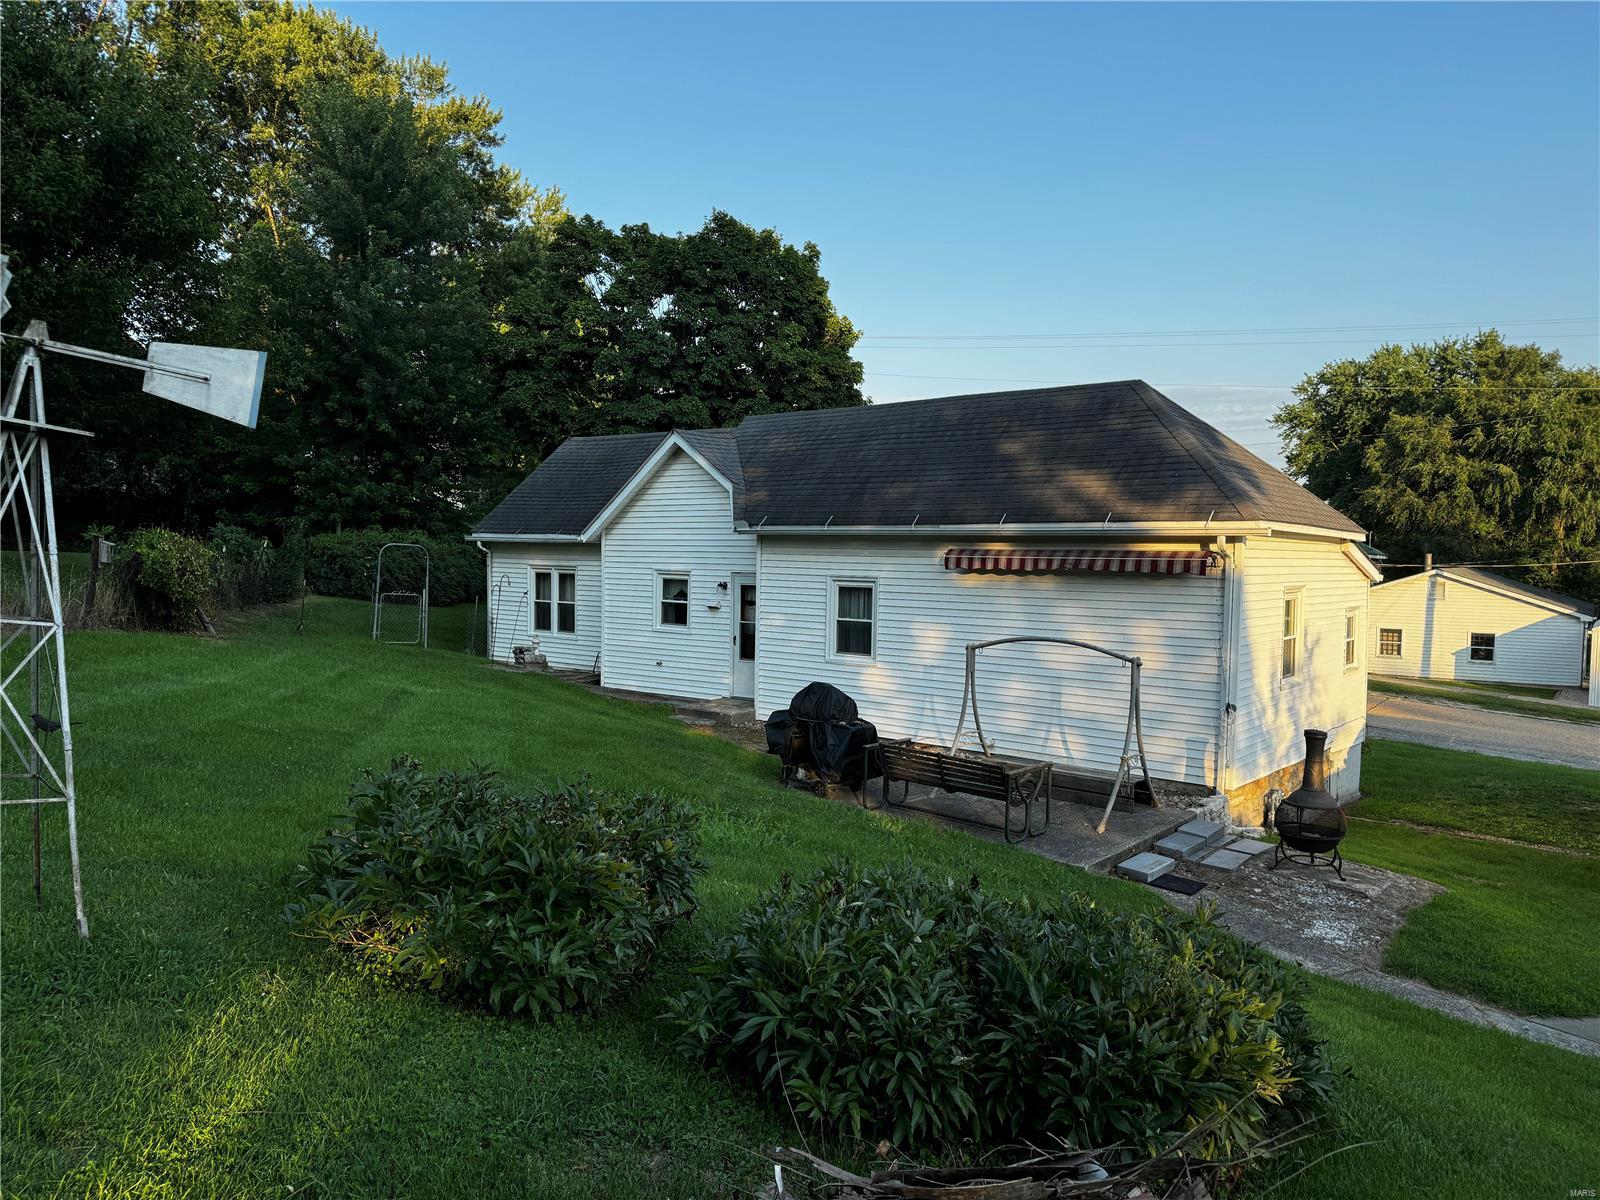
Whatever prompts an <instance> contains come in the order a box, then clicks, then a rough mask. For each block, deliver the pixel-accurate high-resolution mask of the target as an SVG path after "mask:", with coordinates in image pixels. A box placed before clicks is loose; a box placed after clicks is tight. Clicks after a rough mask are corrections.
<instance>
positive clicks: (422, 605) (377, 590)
mask: <svg viewBox="0 0 1600 1200" xmlns="http://www.w3.org/2000/svg"><path fill="white" fill-rule="evenodd" d="M397 548H398V549H402V550H417V551H419V552H421V554H422V591H420V592H386V591H384V590H383V556H384V555H385V554H386V553H388V552H389V551H390V550H394V549H397ZM432 582H433V558H432V556H431V555H430V554H429V553H428V548H427V547H426V546H423V545H419V544H418V543H416V542H385V543H384V544H383V545H382V546H380V547H378V564H377V567H376V568H375V569H374V571H373V575H372V640H373V641H375V642H384V643H385V644H386V645H391V646H415V645H417V644H418V643H420V644H421V646H422V648H423V649H424V650H426V649H427V648H428V588H429V586H430V585H431V584H432ZM402 598H410V599H413V600H415V601H416V602H417V636H416V637H414V638H411V639H410V640H408V641H399V640H397V639H386V638H384V637H383V605H384V602H385V601H387V600H399V599H402Z"/></svg>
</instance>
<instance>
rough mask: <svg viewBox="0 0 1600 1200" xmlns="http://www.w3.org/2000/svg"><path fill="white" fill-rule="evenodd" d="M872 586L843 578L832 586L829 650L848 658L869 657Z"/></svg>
mask: <svg viewBox="0 0 1600 1200" xmlns="http://www.w3.org/2000/svg"><path fill="white" fill-rule="evenodd" d="M876 601H877V587H876V585H874V584H872V583H870V582H866V581H857V580H844V581H838V582H835V583H834V585H833V652H834V653H835V654H838V655H843V656H845V657H848V658H871V657H872V654H873V648H874V645H875V642H876V638H875V637H874V633H875V614H876V609H877V604H876Z"/></svg>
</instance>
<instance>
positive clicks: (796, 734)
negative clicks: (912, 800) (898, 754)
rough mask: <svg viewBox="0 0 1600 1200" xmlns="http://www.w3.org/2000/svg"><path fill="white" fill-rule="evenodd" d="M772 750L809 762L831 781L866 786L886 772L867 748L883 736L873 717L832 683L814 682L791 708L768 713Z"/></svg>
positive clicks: (791, 760)
mask: <svg viewBox="0 0 1600 1200" xmlns="http://www.w3.org/2000/svg"><path fill="white" fill-rule="evenodd" d="M766 732H767V753H768V754H776V755H777V756H778V757H779V758H780V759H781V760H782V761H783V763H784V765H786V766H790V767H805V768H806V769H808V770H810V771H812V772H814V773H815V774H816V775H818V776H819V777H821V778H822V779H824V780H826V781H827V782H829V783H842V784H844V785H845V786H846V787H848V788H854V789H856V790H860V788H861V787H862V785H863V784H865V783H866V781H867V780H868V779H872V778H875V777H877V776H878V775H881V774H882V773H883V768H882V766H881V764H880V762H879V759H878V756H877V755H876V754H873V755H872V756H871V761H870V762H869V761H866V759H865V757H864V756H865V751H866V748H867V747H868V746H870V745H872V744H873V743H875V742H876V741H877V740H878V730H877V728H876V727H875V726H874V725H873V724H872V722H871V721H863V720H861V719H860V716H859V711H858V710H857V708H856V702H855V701H854V700H852V699H851V698H850V697H849V696H848V695H847V694H846V693H844V692H841V691H840V690H839V689H838V688H836V687H834V686H833V685H832V684H828V683H808V684H807V685H806V686H805V687H803V688H801V689H800V690H799V691H798V692H796V693H795V696H794V699H793V700H791V701H789V707H788V708H780V709H779V710H778V711H777V712H775V713H773V714H772V715H771V716H770V717H768V718H767V724H766Z"/></svg>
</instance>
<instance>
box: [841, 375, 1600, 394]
mask: <svg viewBox="0 0 1600 1200" xmlns="http://www.w3.org/2000/svg"><path fill="white" fill-rule="evenodd" d="M864 373H865V374H867V375H876V376H879V377H880V378H883V379H942V380H947V381H949V382H951V383H1036V384H1041V385H1043V386H1046V387H1088V386H1090V385H1091V384H1096V383H1104V382H1105V380H1103V379H1092V380H1080V381H1078V382H1076V383H1074V382H1069V381H1065V380H1060V379H1014V378H1001V377H996V376H993V375H908V374H904V373H902V372H898V371H872V370H868V371H866V372H864ZM1153 386H1159V387H1170V388H1180V387H1189V388H1227V389H1235V388H1236V389H1239V390H1247V391H1272V392H1292V391H1293V390H1294V389H1295V388H1297V387H1299V386H1300V385H1299V384H1298V383H1161V384H1158V385H1153ZM1440 386H1441V387H1443V388H1447V389H1449V390H1451V391H1453V392H1462V391H1482V392H1493V393H1496V394H1499V393H1501V392H1596V391H1600V384H1588V383H1575V384H1538V385H1533V384H1520V383H1519V384H1495V383H1446V384H1441V385H1440ZM1363 390H1365V391H1366V392H1367V393H1368V394H1369V395H1371V394H1373V389H1371V388H1365V389H1363ZM1419 390H1421V389H1408V388H1388V389H1385V390H1383V391H1382V392H1380V393H1379V394H1387V395H1391V396H1401V395H1406V396H1409V395H1412V394H1414V393H1415V392H1416V391H1419Z"/></svg>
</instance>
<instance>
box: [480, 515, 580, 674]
mask: <svg viewBox="0 0 1600 1200" xmlns="http://www.w3.org/2000/svg"><path fill="white" fill-rule="evenodd" d="M484 545H486V546H487V547H488V548H489V590H488V593H487V596H488V598H487V601H486V609H487V613H486V616H485V626H486V627H487V628H490V629H493V631H494V647H493V650H494V653H493V657H494V658H495V659H496V660H497V661H499V662H510V661H511V648H512V647H513V646H527V645H530V644H532V643H533V641H534V640H535V639H536V638H537V640H538V643H539V650H540V652H541V653H542V654H544V656H545V658H547V659H548V660H549V662H550V665H551V666H553V667H562V668H564V669H570V670H582V671H589V670H593V669H594V663H595V658H596V657H597V656H598V655H599V653H600V547H599V546H585V545H578V544H575V543H571V542H545V543H535V542H490V541H487V540H486V541H485V542H484ZM552 572H556V573H557V576H558V581H556V582H552V583H551V585H550V586H551V587H552V588H554V589H559V588H560V586H561V585H560V583H559V576H560V575H562V574H565V575H570V576H571V578H572V594H573V595H574V597H575V602H574V604H573V606H572V614H571V615H572V629H571V630H570V632H568V631H563V630H561V629H559V628H554V629H541V630H535V629H534V628H533V623H534V589H535V586H536V585H535V582H534V581H535V580H536V579H537V578H538V576H539V575H540V574H543V576H544V578H545V579H546V580H549V579H550V578H551V573H552ZM553 594H554V593H553ZM552 607H553V609H558V608H559V604H555V605H553V606H552ZM550 623H551V625H553V626H559V624H560V617H559V615H558V613H557V612H555V611H552V613H551V621H550Z"/></svg>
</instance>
